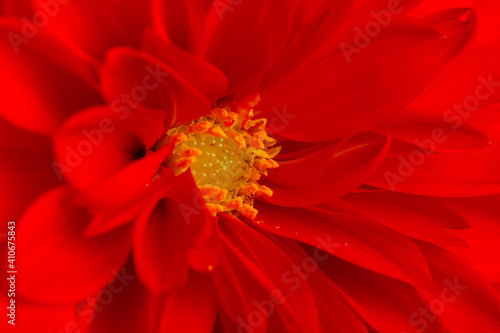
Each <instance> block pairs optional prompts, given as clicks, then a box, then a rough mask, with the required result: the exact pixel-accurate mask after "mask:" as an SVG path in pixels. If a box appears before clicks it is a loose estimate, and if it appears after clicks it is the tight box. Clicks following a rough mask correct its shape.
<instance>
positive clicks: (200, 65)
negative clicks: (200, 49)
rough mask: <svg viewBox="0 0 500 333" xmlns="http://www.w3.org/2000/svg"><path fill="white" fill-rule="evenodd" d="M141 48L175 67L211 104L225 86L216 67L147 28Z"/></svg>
mask: <svg viewBox="0 0 500 333" xmlns="http://www.w3.org/2000/svg"><path fill="white" fill-rule="evenodd" d="M176 3H178V2H176ZM143 50H144V51H145V52H147V53H148V54H150V55H152V56H153V57H155V58H156V59H159V60H161V62H162V63H164V64H166V65H168V66H170V67H172V68H175V70H176V71H177V72H178V73H179V74H180V75H182V77H183V78H185V79H186V80H187V81H189V82H190V83H191V84H192V85H193V86H194V87H195V88H196V89H197V90H198V91H200V92H201V93H202V94H203V95H204V96H207V98H208V99H209V101H210V103H211V104H213V103H215V100H216V99H218V98H220V97H221V95H222V93H223V92H224V90H225V89H226V87H227V84H228V83H227V79H226V76H225V75H224V73H222V72H221V71H220V70H219V69H218V68H217V67H215V66H214V65H212V64H210V63H209V62H206V61H204V60H202V59H200V58H197V57H195V56H193V55H192V54H191V53H188V52H186V51H184V50H182V49H180V48H178V47H177V46H175V45H173V44H171V43H168V42H166V41H164V40H163V39H161V38H160V37H158V36H157V35H156V34H155V33H154V32H153V31H151V30H147V31H146V33H145V35H144V39H143Z"/></svg>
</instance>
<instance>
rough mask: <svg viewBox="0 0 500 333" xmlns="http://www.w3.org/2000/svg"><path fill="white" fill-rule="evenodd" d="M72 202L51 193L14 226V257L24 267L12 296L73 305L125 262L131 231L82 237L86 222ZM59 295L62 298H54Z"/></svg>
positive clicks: (67, 193)
mask: <svg viewBox="0 0 500 333" xmlns="http://www.w3.org/2000/svg"><path fill="white" fill-rule="evenodd" d="M72 196H73V193H72V191H71V190H70V189H69V188H67V187H59V188H55V189H53V190H51V191H50V192H47V193H46V194H44V195H42V196H41V197H40V198H39V199H37V200H36V201H35V202H34V203H33V204H32V205H31V206H30V207H29V208H28V209H27V211H26V212H25V214H24V215H23V217H22V218H21V220H20V221H19V225H18V228H17V234H18V239H17V240H18V244H17V245H18V246H17V254H18V259H19V261H20V262H23V263H24V267H23V269H22V270H19V273H18V277H19V279H18V289H17V291H18V292H19V293H20V294H21V295H22V296H25V297H27V298H29V299H32V300H36V301H39V302H44V303H62V302H73V301H75V302H76V301H78V300H80V299H83V298H84V297H85V296H87V295H90V294H92V293H94V292H96V291H97V290H99V288H101V287H103V286H104V285H105V284H106V282H107V281H109V280H110V279H111V278H112V277H113V275H114V274H115V273H116V271H117V270H119V269H120V267H122V266H123V265H124V263H125V261H126V260H127V258H128V256H129V253H130V249H131V239H130V229H129V228H121V229H118V230H116V231H114V232H111V233H108V234H105V235H102V236H99V237H94V238H87V237H84V236H83V231H84V230H85V228H86V227H87V224H88V222H90V216H89V215H88V214H87V213H86V211H85V210H84V209H81V208H78V207H76V206H74V204H73V202H72V201H71V200H72ZM41 235H43V236H42V237H41ZM75 286H78V287H77V288H76V287H75ZM58 289H59V290H61V289H63V290H64V292H61V293H54V290H58Z"/></svg>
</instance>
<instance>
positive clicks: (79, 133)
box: [54, 107, 168, 201]
mask: <svg viewBox="0 0 500 333" xmlns="http://www.w3.org/2000/svg"><path fill="white" fill-rule="evenodd" d="M125 111H127V112H124V113H122V112H120V113H118V112H116V111H115V110H113V109H112V110H110V109H109V108H108V107H96V108H93V109H89V110H86V111H84V112H81V113H78V114H77V115H75V116H74V117H72V118H71V119H70V120H68V122H67V123H65V125H64V127H63V128H62V130H61V131H60V133H58V134H57V136H56V137H55V140H54V141H55V150H56V156H57V161H58V163H59V164H58V167H59V168H60V172H61V174H62V175H63V176H64V177H65V178H66V179H67V180H68V181H69V182H70V183H71V184H72V185H73V186H75V187H76V188H78V189H81V190H88V189H89V188H95V187H96V186H98V185H101V186H103V187H104V189H109V186H111V185H112V186H118V185H117V184H116V182H119V181H120V180H117V178H119V177H120V176H121V177H127V176H128V177H129V178H127V179H126V184H125V183H123V184H121V185H120V186H119V187H115V190H116V189H117V188H120V189H123V190H125V188H124V187H125V185H127V187H129V192H130V190H132V191H133V190H134V189H137V187H138V186H139V187H143V188H144V190H145V189H146V186H145V185H146V183H147V182H148V181H150V180H151V178H152V177H153V175H154V174H155V173H156V172H157V171H158V170H159V167H160V165H161V162H162V161H163V159H164V158H165V157H166V155H167V153H168V151H167V150H162V149H160V150H158V151H157V152H149V149H151V148H152V147H153V145H154V144H155V143H156V141H157V140H158V139H159V137H160V136H161V135H164V131H165V129H164V127H163V119H164V113H162V112H159V111H156V112H153V111H140V112H139V111H135V112H132V111H130V110H129V109H128V110H125ZM113 177H114V178H113ZM105 181H108V184H106V183H105V184H103V183H104V182H105ZM122 181H123V179H122ZM109 183H111V185H110V184H109ZM130 183H133V184H134V183H135V185H136V186H135V187H134V188H132V187H131V186H130ZM102 191H103V189H102V188H101V189H100V190H99V193H101V194H102ZM99 193H97V192H96V193H93V195H94V196H97V195H98V194H99ZM125 194H129V193H128V192H127V193H121V194H120V196H123V195H125ZM114 199H116V198H114V197H108V200H109V201H112V200H114Z"/></svg>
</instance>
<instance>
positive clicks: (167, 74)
mask: <svg viewBox="0 0 500 333" xmlns="http://www.w3.org/2000/svg"><path fill="white" fill-rule="evenodd" d="M100 77H101V81H102V90H103V94H104V95H105V96H106V99H107V100H108V102H109V103H110V104H111V107H112V108H113V109H116V108H117V106H120V108H123V107H125V106H124V105H123V102H124V101H126V100H128V102H127V105H126V106H127V107H128V108H129V109H130V108H135V107H137V105H141V106H144V107H146V108H150V109H160V110H166V112H167V113H168V117H167V118H168V119H170V118H173V124H178V125H181V124H185V123H189V122H190V121H192V120H194V119H196V118H199V117H201V116H203V115H205V114H206V113H208V111H209V109H210V102H209V101H208V99H207V97H206V96H205V95H203V94H202V93H201V92H200V91H198V90H197V89H196V88H195V87H194V86H193V85H191V83H190V82H188V81H187V80H186V79H185V78H184V77H182V75H180V74H179V73H178V72H177V70H176V69H175V68H174V67H172V66H170V64H163V63H161V62H160V61H159V60H157V59H154V58H152V57H151V56H147V55H144V54H142V53H140V52H139V51H136V50H133V49H128V48H116V49H113V50H112V51H110V52H109V53H108V55H107V56H106V60H105V63H104V65H103V67H102V68H101V74H100ZM170 125H171V124H170V122H169V123H167V124H166V127H170Z"/></svg>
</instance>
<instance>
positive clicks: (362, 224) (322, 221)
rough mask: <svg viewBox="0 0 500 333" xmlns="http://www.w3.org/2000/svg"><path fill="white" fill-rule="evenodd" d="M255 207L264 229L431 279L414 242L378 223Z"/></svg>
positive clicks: (392, 272)
mask: <svg viewBox="0 0 500 333" xmlns="http://www.w3.org/2000/svg"><path fill="white" fill-rule="evenodd" d="M256 208H257V209H258V210H259V214H258V215H257V218H258V219H259V221H261V222H260V223H258V224H257V225H258V226H259V227H260V228H262V229H264V230H267V231H269V232H272V233H274V234H276V235H280V236H284V237H288V238H292V239H296V240H298V241H301V242H304V243H307V244H310V245H312V246H315V247H318V248H320V249H322V250H324V251H327V252H329V253H331V254H333V255H334V256H337V257H339V258H342V259H344V260H347V261H349V262H351V263H353V264H356V265H358V266H361V267H364V268H366V269H370V270H373V271H375V272H378V273H380V274H384V275H387V276H390V277H393V278H395V279H398V280H401V281H405V282H408V283H411V284H414V285H421V286H425V285H426V284H428V283H429V281H430V274H429V271H428V269H427V266H426V263H425V260H424V258H423V256H422V254H421V253H420V251H419V250H418V248H417V247H416V246H415V245H414V244H413V242H412V241H410V240H409V239H408V238H406V237H404V236H402V235H401V234H399V233H397V232H395V231H393V230H391V229H389V228H387V227H385V226H383V225H381V224H378V223H376V222H372V221H370V220H368V219H363V218H360V217H357V216H353V215H348V214H345V213H337V212H329V211H325V210H320V209H314V210H306V209H298V208H283V207H281V208H280V209H275V208H273V206H271V205H265V204H257V205H256ZM261 219H262V220H261Z"/></svg>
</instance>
